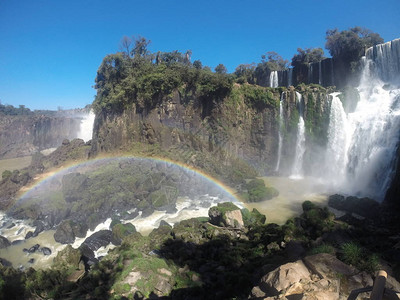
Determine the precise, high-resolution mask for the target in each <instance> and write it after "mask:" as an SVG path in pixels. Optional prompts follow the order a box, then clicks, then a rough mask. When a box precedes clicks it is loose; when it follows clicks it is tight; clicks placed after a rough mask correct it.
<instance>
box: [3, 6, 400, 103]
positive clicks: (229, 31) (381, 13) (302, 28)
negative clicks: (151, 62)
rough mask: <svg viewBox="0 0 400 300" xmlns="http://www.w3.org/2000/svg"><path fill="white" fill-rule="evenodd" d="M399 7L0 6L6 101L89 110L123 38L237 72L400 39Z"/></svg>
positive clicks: (212, 66)
mask: <svg viewBox="0 0 400 300" xmlns="http://www.w3.org/2000/svg"><path fill="white" fill-rule="evenodd" d="M399 16H400V1H399V0H387V1H386V0H384V1H370V0H364V1H355V0H340V1H327V0H325V1H324V0H320V1H316V0H303V1H300V0H287V1H282V0H263V1H261V0H254V1H253V0H247V1H244V0H242V1H235V0H231V1H218V0H214V1H208V0H205V1H174V0H156V1H143V0H142V1H133V0H130V1H128V0H126V1H118V0H113V1H112V0H108V1H105V0H96V1H85V0H79V1H75V0H68V1H61V0H0V100H1V103H3V104H11V105H14V106H18V105H20V104H23V105H25V106H27V107H29V108H31V109H57V107H62V108H75V107H83V106H85V105H86V104H90V103H91V102H92V101H93V99H94V95H95V93H96V91H95V90H94V89H93V87H92V86H93V85H94V79H95V77H96V71H97V68H98V67H99V65H100V63H101V61H102V59H103V57H104V56H105V55H107V54H109V53H115V52H116V51H118V50H119V47H118V45H119V42H120V40H121V38H122V36H124V35H128V36H132V35H135V36H137V35H142V36H144V37H146V38H148V39H150V40H151V41H152V43H151V45H150V47H149V48H150V50H151V51H154V52H156V51H158V50H160V51H172V50H179V51H186V50H187V49H191V50H192V52H193V55H192V61H193V60H195V59H200V60H201V61H202V62H203V65H208V66H210V67H211V68H214V67H215V66H216V65H217V64H219V63H223V64H224V65H225V66H226V67H227V68H228V70H229V72H233V71H234V69H235V67H236V66H238V65H239V64H241V63H252V62H255V63H258V62H259V61H260V60H261V55H262V54H263V53H266V52H267V51H276V52H278V53H279V54H281V55H282V56H283V57H284V58H286V59H288V60H290V59H291V58H292V57H293V55H294V54H295V53H296V49H297V48H298V47H301V48H308V47H322V48H324V44H325V32H326V30H327V29H331V28H335V27H336V28H338V29H340V30H344V29H348V28H349V27H354V26H363V27H367V28H369V29H371V30H372V31H375V32H378V33H379V34H380V35H381V36H382V37H383V38H384V40H385V41H389V40H392V39H394V38H399V37H400V32H399V31H400V18H399Z"/></svg>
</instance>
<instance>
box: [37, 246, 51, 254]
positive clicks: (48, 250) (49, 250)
mask: <svg viewBox="0 0 400 300" xmlns="http://www.w3.org/2000/svg"><path fill="white" fill-rule="evenodd" d="M39 251H40V252H42V253H43V255H51V249H50V248H47V247H42V248H40V249H39Z"/></svg>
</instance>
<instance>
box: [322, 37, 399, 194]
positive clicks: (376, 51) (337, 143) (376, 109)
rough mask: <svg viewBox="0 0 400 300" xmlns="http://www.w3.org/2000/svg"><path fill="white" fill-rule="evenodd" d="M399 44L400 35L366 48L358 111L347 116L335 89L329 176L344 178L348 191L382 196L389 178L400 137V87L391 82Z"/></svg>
mask: <svg viewBox="0 0 400 300" xmlns="http://www.w3.org/2000/svg"><path fill="white" fill-rule="evenodd" d="M399 49H400V40H395V41H392V42H389V43H385V44H382V45H378V46H376V47H373V48H370V49H368V50H367V52H366V57H364V58H363V60H362V63H363V65H364V66H363V73H362V76H361V81H360V85H359V87H358V91H359V94H360V99H359V101H358V103H357V106H356V109H355V111H354V112H351V113H348V115H347V116H346V115H345V114H344V111H343V107H342V106H341V103H339V101H338V100H339V99H338V97H337V94H333V95H332V104H331V113H330V117H331V121H330V123H329V129H328V132H329V137H328V148H327V158H328V159H327V166H326V169H327V170H329V171H328V172H327V173H326V174H327V175H328V176H329V177H328V178H326V179H328V180H330V181H332V179H333V181H334V182H340V181H341V182H342V184H341V189H342V191H343V192H345V193H349V194H353V195H357V196H368V197H371V198H374V199H376V200H382V199H383V197H384V195H385V192H386V190H387V188H388V187H389V184H390V182H391V177H392V173H393V172H394V169H393V165H394V164H393V161H394V159H395V157H396V149H397V147H398V143H399V132H400V89H399V86H397V87H396V86H394V85H390V84H389V83H393V82H396V79H397V78H399V69H398V66H399V65H400V63H399V62H400V51H398V50H399ZM396 68H397V69H396ZM396 83H397V85H398V82H396ZM344 153H345V155H344Z"/></svg>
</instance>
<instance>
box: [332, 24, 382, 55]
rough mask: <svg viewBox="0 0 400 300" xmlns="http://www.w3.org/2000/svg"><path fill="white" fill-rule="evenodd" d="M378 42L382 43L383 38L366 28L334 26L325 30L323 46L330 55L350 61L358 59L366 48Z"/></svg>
mask: <svg viewBox="0 0 400 300" xmlns="http://www.w3.org/2000/svg"><path fill="white" fill-rule="evenodd" d="M380 43H383V38H382V37H381V36H380V35H379V34H378V33H374V32H372V31H371V30H369V29H367V28H362V27H354V28H350V29H349V30H343V31H338V29H337V28H335V29H329V30H328V31H327V32H326V44H325V48H326V49H328V50H329V53H330V54H331V55H332V57H334V58H338V59H341V60H343V61H344V62H348V63H351V62H356V61H358V60H359V59H360V57H361V56H363V55H364V52H365V49H366V48H369V47H372V46H374V45H376V44H380Z"/></svg>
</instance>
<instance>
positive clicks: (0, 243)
mask: <svg viewBox="0 0 400 300" xmlns="http://www.w3.org/2000/svg"><path fill="white" fill-rule="evenodd" d="M10 245H11V243H10V241H9V240H8V239H7V238H5V237H4V236H2V235H0V249H3V248H7V247H8V246H10Z"/></svg>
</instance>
